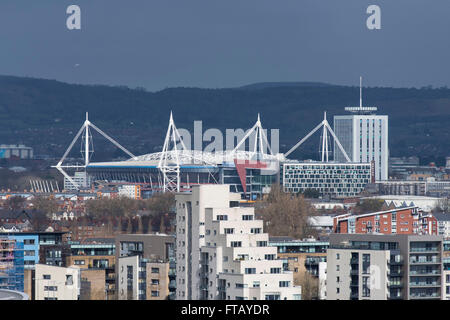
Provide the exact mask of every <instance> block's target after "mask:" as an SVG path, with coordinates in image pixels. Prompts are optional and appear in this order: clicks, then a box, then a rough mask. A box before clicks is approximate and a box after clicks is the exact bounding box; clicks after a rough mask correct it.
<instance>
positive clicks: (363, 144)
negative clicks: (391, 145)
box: [334, 107, 389, 181]
mask: <svg viewBox="0 0 450 320" xmlns="http://www.w3.org/2000/svg"><path fill="white" fill-rule="evenodd" d="M346 110H347V111H351V112H354V114H352V115H343V116H334V132H335V134H336V136H337V137H338V139H339V141H340V142H341V144H342V147H343V148H344V150H345V152H346V153H347V155H348V156H349V157H350V160H351V161H353V162H360V163H367V162H372V161H373V162H374V165H375V179H376V180H377V181H378V180H387V179H388V161H389V149H388V116H386V115H375V114H373V112H374V111H376V108H370V107H355V108H351V107H350V108H346ZM334 160H335V161H339V162H345V157H344V154H343V153H342V152H341V150H340V149H339V148H338V147H337V146H336V142H335V146H334Z"/></svg>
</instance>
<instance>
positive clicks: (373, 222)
mask: <svg viewBox="0 0 450 320" xmlns="http://www.w3.org/2000/svg"><path fill="white" fill-rule="evenodd" d="M333 232H335V233H366V234H369V233H382V234H430V235H437V234H438V228H437V221H436V218H435V217H434V216H433V215H432V214H430V213H425V212H422V211H420V210H419V208H418V207H416V206H411V207H404V208H397V209H391V210H385V211H378V212H372V213H366V214H359V215H352V214H350V213H348V214H343V215H338V216H335V217H334V218H333Z"/></svg>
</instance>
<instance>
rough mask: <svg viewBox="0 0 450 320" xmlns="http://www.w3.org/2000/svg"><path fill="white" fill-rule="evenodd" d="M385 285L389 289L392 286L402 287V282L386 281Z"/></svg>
mask: <svg viewBox="0 0 450 320" xmlns="http://www.w3.org/2000/svg"><path fill="white" fill-rule="evenodd" d="M387 287H388V288H389V289H394V288H402V287H403V282H394V283H391V282H390V283H388V284H387Z"/></svg>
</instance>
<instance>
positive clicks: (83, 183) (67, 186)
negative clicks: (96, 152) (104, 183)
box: [64, 171, 92, 191]
mask: <svg viewBox="0 0 450 320" xmlns="http://www.w3.org/2000/svg"><path fill="white" fill-rule="evenodd" d="M71 178H72V180H73V181H74V182H75V183H76V184H77V186H75V185H73V183H72V182H71V181H70V180H69V179H67V178H66V177H64V190H65V191H75V190H78V189H80V188H89V187H90V185H91V182H92V179H91V177H90V176H89V175H88V174H87V173H86V172H84V171H78V172H75V173H74V175H73V176H72V177H71Z"/></svg>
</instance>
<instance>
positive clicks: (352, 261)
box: [350, 258, 359, 264]
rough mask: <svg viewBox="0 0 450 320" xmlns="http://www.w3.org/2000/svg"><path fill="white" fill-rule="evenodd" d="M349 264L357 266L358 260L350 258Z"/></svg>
mask: <svg viewBox="0 0 450 320" xmlns="http://www.w3.org/2000/svg"><path fill="white" fill-rule="evenodd" d="M350 264H359V259H358V258H351V259H350Z"/></svg>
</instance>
